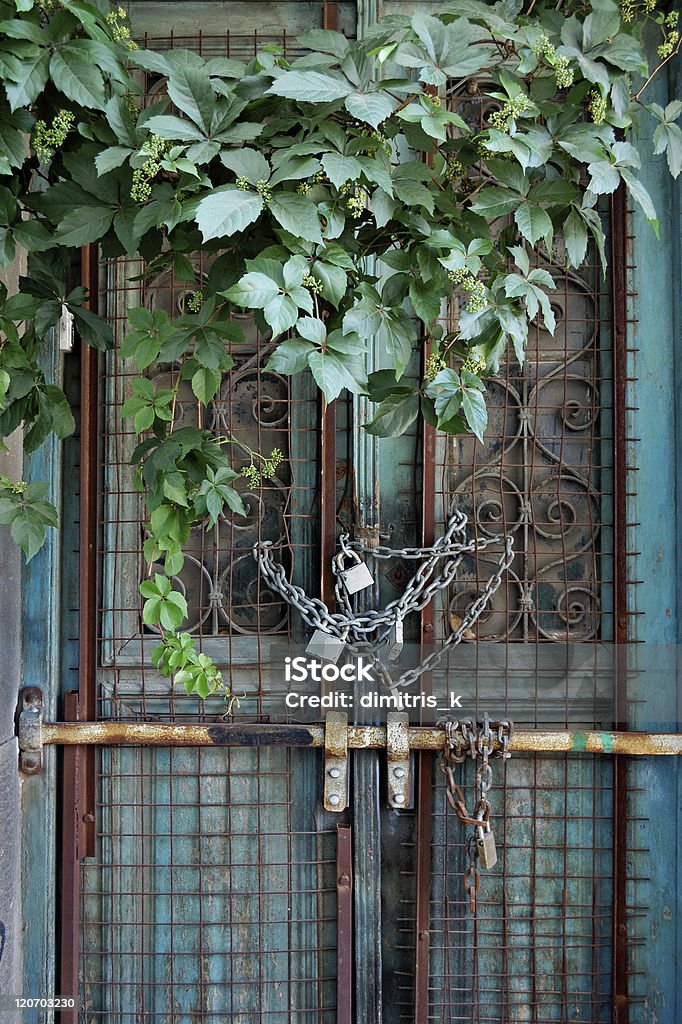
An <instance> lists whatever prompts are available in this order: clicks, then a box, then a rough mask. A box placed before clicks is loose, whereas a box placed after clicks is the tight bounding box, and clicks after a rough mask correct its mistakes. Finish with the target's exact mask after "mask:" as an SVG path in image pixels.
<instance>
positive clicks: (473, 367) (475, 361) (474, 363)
mask: <svg viewBox="0 0 682 1024" xmlns="http://www.w3.org/2000/svg"><path fill="white" fill-rule="evenodd" d="M485 367H486V361H485V359H484V358H483V356H475V355H469V356H467V357H466V359H465V360H464V362H463V363H462V373H475V374H477V375H480V374H481V373H483V371H484V370H485Z"/></svg>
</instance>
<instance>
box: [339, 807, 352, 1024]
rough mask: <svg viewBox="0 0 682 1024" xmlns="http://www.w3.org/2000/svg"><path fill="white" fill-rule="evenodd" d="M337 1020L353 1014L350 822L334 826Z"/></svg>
mask: <svg viewBox="0 0 682 1024" xmlns="http://www.w3.org/2000/svg"><path fill="white" fill-rule="evenodd" d="M336 837H337V838H336V899H337V904H336V907H337V909H336V934H337V940H336V947H337V954H336V1021H337V1024H352V1020H353V1015H352V1010H353V844H352V831H351V826H350V825H338V826H337V829H336Z"/></svg>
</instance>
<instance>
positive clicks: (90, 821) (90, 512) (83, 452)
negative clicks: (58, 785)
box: [78, 245, 99, 857]
mask: <svg viewBox="0 0 682 1024" xmlns="http://www.w3.org/2000/svg"><path fill="white" fill-rule="evenodd" d="M81 280H82V283H83V286H84V287H85V288H87V292H88V297H87V307H88V309H91V310H92V311H93V312H94V313H96V312H97V311H98V305H99V302H98V299H99V257H98V251H97V246H96V245H87V246H84V248H83V250H82V254H81ZM98 399H99V355H98V352H97V350H96V349H94V348H93V347H92V346H91V345H85V344H82V345H81V387H80V495H79V527H78V529H79V545H78V547H79V562H78V564H79V582H78V587H79V600H78V699H79V704H80V714H81V717H82V718H83V720H84V721H87V722H90V721H94V720H95V718H97V708H96V701H97V690H96V682H95V672H96V668H97V663H98V659H97V607H98V594H97V508H98V478H97V455H98V449H99V401H98ZM81 761H82V763H81V772H80V784H81V787H82V793H81V797H82V805H83V810H84V814H85V821H84V822H83V830H84V835H83V839H84V841H85V852H84V856H86V857H92V856H94V853H95V804H96V786H97V780H96V771H95V755H94V751H84V752H83V758H82V759H81Z"/></svg>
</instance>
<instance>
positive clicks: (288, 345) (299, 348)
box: [266, 338, 315, 376]
mask: <svg viewBox="0 0 682 1024" xmlns="http://www.w3.org/2000/svg"><path fill="white" fill-rule="evenodd" d="M314 350H315V346H314V345H312V344H311V343H310V342H309V341H301V340H300V339H299V338H287V339H286V341H282V342H280V344H279V345H278V346H277V348H276V349H275V351H274V352H273V353H272V355H271V356H270V359H269V360H268V365H267V367H266V369H268V370H273V371H274V372H275V373H283V374H284V375H285V376H290V375H291V374H294V373H301V372H302V371H303V370H305V368H306V366H307V365H308V356H309V355H310V353H311V352H314Z"/></svg>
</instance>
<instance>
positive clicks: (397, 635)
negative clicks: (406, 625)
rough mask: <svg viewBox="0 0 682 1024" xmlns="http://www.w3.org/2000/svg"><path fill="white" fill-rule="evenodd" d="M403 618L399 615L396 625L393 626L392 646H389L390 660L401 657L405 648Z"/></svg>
mask: <svg viewBox="0 0 682 1024" xmlns="http://www.w3.org/2000/svg"><path fill="white" fill-rule="evenodd" d="M403 634H404V630H403V620H402V619H401V618H400V617H398V618H397V619H396V620H395V626H394V627H393V635H392V636H391V641H390V646H389V648H388V660H389V661H397V660H398V658H399V657H400V654H401V651H402V649H403Z"/></svg>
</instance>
